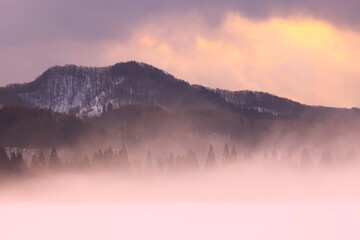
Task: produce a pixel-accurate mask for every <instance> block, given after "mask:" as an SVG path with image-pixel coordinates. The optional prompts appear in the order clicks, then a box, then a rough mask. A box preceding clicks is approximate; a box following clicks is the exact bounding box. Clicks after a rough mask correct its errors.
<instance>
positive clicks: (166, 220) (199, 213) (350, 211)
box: [0, 203, 360, 240]
mask: <svg viewBox="0 0 360 240" xmlns="http://www.w3.org/2000/svg"><path fill="white" fill-rule="evenodd" d="M359 222H360V207H359V206H356V205H341V204H285V205H279V204H184V203H182V204H180V203H178V204H175V203H172V204H133V205H130V204H85V205H76V204H75V205H65V204H60V205H55V204H51V205H33V204H31V205H1V206H0V226H1V239H7V240H10V239H37V240H38V239H52V240H57V239H59V240H64V239H87V240H92V239H96V240H98V239H127V240H130V239H158V240H161V239H172V240H176V239H179V240H185V239H206V240H211V239H227V240H229V239H234V240H238V239H264V240H268V239H276V240H282V239H284V240H285V239H286V240H287V239H307V240H309V239H316V240H319V239H326V240H332V239H334V240H335V239H339V240H343V239H347V240H349V239H354V240H355V239H356V240H357V239H359V238H360V229H359Z"/></svg>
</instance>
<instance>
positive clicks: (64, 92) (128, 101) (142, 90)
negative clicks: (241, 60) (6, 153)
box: [6, 61, 307, 118]
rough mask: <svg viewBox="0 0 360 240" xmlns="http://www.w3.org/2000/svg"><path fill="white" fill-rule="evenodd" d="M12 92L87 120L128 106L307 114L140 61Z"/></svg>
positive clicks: (61, 70)
mask: <svg viewBox="0 0 360 240" xmlns="http://www.w3.org/2000/svg"><path fill="white" fill-rule="evenodd" d="M6 90H7V91H8V92H11V93H12V94H15V96H18V97H20V98H21V99H22V100H23V101H24V102H27V103H29V104H31V105H33V106H37V107H40V108H48V109H52V110H54V111H57V112H68V113H74V114H76V115H78V116H81V117H92V116H98V115H100V114H101V113H103V112H105V111H107V110H109V109H112V108H118V107H120V106H125V105H144V106H146V105H148V106H156V107H160V108H164V109H169V110H171V109H187V108H216V109H222V110H225V111H231V112H235V113H242V114H245V115H251V116H257V117H272V118H278V117H281V118H284V117H285V118H289V117H290V118H292V117H297V116H298V115H299V113H300V112H302V111H304V109H307V107H306V106H305V105H302V104H300V103H297V102H294V101H291V100H288V99H285V98H280V97H276V96H274V95H271V94H268V93H263V92H252V91H237V92H232V91H227V90H221V89H210V88H206V87H203V86H199V85H190V84H189V83H187V82H185V81H182V80H179V79H176V78H175V77H173V76H172V75H170V74H168V73H166V72H164V71H162V70H160V69H157V68H155V67H152V66H150V65H147V64H144V63H138V62H134V61H131V62H125V63H118V64H115V65H113V66H109V67H80V66H75V65H66V66H62V67H60V66H55V67H52V68H49V69H48V70H47V71H45V72H44V73H43V74H42V75H40V76H39V77H38V78H37V79H36V80H35V81H33V82H30V83H26V84H13V85H9V86H7V87H6Z"/></svg>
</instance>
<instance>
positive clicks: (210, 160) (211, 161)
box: [206, 144, 216, 167]
mask: <svg viewBox="0 0 360 240" xmlns="http://www.w3.org/2000/svg"><path fill="white" fill-rule="evenodd" d="M215 165H216V159H215V153H214V149H213V146H212V144H210V147H209V152H208V155H207V158H206V166H207V167H212V166H215Z"/></svg>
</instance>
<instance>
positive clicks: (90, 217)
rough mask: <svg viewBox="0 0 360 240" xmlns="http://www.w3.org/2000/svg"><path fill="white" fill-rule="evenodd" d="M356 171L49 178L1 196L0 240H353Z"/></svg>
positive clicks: (358, 218) (240, 169)
mask: <svg viewBox="0 0 360 240" xmlns="http://www.w3.org/2000/svg"><path fill="white" fill-rule="evenodd" d="M358 172H359V168H354V167H351V168H346V169H328V170H326V171H319V170H300V171H299V170H293V169H287V168H286V167H285V168H283V169H278V168H271V167H260V166H258V165H249V166H245V165H239V166H237V165H231V166H224V167H223V168H221V169H214V170H213V171H209V172H195V173H184V174H181V175H176V176H130V177H129V176H123V175H120V174H119V173H117V172H112V173H109V172H92V173H84V174H77V173H67V174H66V175H64V174H59V175H56V174H51V175H46V176H44V177H40V178H34V179H25V180H21V181H19V182H17V183H6V184H3V185H1V189H0V239H6V240H9V239H36V240H42V239H46V240H47V239H52V240H56V239H59V240H60V239H61V240H64V239H66V240H68V239H77V240H78V239H86V240H92V239H94V240H95V239H96V240H98V239H101V240H102V239H125V240H131V239H156V240H162V239H166V240H174V239H179V240H185V239H191V240H192V239H195V240H197V239H205V240H212V239H216V240H217V239H224V240H229V239H234V240H239V239H264V240H269V239H276V240H285V239H286V240H288V239H291V240H293V239H306V240H312V239H314V240H319V239H326V240H333V239H334V240H335V239H339V240H343V239H346V240H352V239H354V240H358V239H360V228H359V226H360V225H359V222H360V192H359V191H358V189H360V188H359V186H360V174H358Z"/></svg>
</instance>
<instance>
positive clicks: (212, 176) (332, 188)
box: [0, 159, 360, 203]
mask: <svg viewBox="0 0 360 240" xmlns="http://www.w3.org/2000/svg"><path fill="white" fill-rule="evenodd" d="M359 172H360V165H359V164H358V163H357V162H353V163H351V164H350V163H349V164H346V165H332V166H324V167H322V166H317V167H316V166H309V167H299V166H292V165H281V164H270V163H269V162H262V161H260V160H258V159H252V161H251V162H233V163H228V164H222V165H221V166H217V167H213V168H211V169H204V170H198V169H189V170H183V171H180V172H174V173H167V174H164V173H162V172H160V173H159V172H155V173H154V171H149V172H145V173H144V172H140V173H131V172H124V171H121V170H118V169H111V168H110V169H109V168H107V169H92V170H86V171H46V170H44V172H42V173H37V175H28V176H24V177H21V178H19V177H12V178H10V179H6V180H3V182H2V185H1V191H0V202H2V203H14V202H22V203H27V202H46V203H47V202H49V203H69V202H70V203H71V202H76V203H89V202H90V203H91V202H94V203H98V202H107V203H117V202H119V203H134V202H137V203H148V202H214V203H219V202H220V203H224V202H225V203H228V202H231V203H243V202H245V203H254V202H277V203H283V202H285V203H286V202H318V201H320V202H344V201H345V202H353V203H357V202H359V200H360V191H358V189H360V188H359V187H360V174H359Z"/></svg>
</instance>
